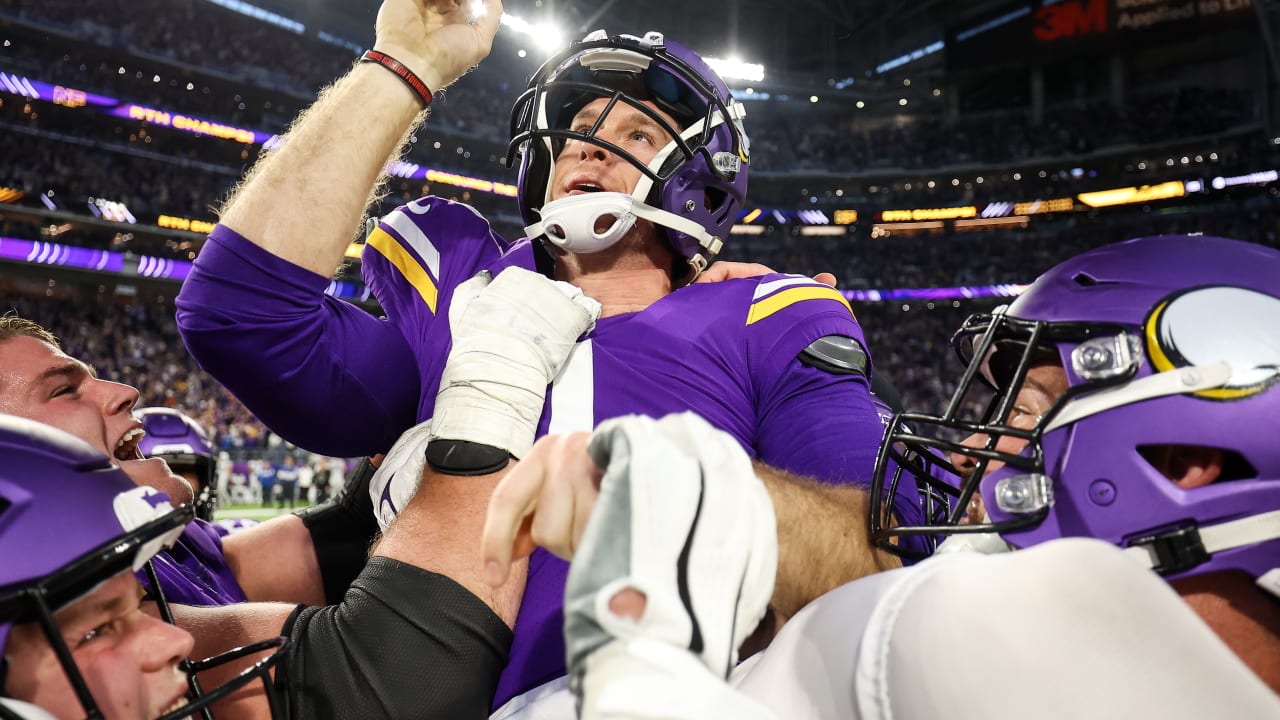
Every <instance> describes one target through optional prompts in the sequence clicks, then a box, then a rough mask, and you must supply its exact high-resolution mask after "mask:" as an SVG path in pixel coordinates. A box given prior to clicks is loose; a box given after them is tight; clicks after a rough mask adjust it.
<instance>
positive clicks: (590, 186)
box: [569, 180, 605, 195]
mask: <svg viewBox="0 0 1280 720" xmlns="http://www.w3.org/2000/svg"><path fill="white" fill-rule="evenodd" d="M604 191H605V190H604V188H602V187H600V186H599V185H597V184H596V183H594V182H592V181H590V180H575V181H574V182H572V183H570V184H569V194H571V195H572V194H574V193H596V192H604Z"/></svg>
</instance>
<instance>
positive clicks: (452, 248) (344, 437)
mask: <svg viewBox="0 0 1280 720" xmlns="http://www.w3.org/2000/svg"><path fill="white" fill-rule="evenodd" d="M510 265H518V266H521V267H525V268H529V269H533V265H534V256H533V251H532V247H531V245H530V243H529V242H528V241H522V242H519V243H516V244H514V245H512V246H509V247H508V246H506V245H505V244H504V243H503V242H502V241H501V239H500V238H498V237H497V236H496V235H495V234H494V233H493V231H492V230H491V229H490V227H489V225H488V223H487V222H486V221H485V220H484V219H483V218H482V217H480V216H479V215H478V214H476V213H475V211H474V210H472V209H471V208H469V207H467V206H465V205H460V204H457V203H453V202H449V201H445V200H440V199H438V198H424V199H422V200H419V201H417V202H415V203H412V204H410V205H408V206H406V207H404V208H401V209H399V210H397V211H395V212H394V213H392V214H391V215H389V216H388V217H386V218H384V219H383V222H382V223H381V224H380V226H379V228H378V230H377V231H375V232H374V233H373V234H372V235H371V236H370V238H369V241H368V244H367V246H366V248H365V252H364V268H363V271H364V277H365V281H366V282H367V283H368V285H369V286H370V288H371V289H372V290H373V292H374V294H375V296H376V297H377V299H378V301H379V303H381V304H382V307H383V308H384V309H385V310H386V313H387V319H386V320H377V319H374V318H372V317H368V316H365V317H364V318H363V319H359V318H357V317H356V316H355V314H353V313H352V312H350V311H348V310H346V309H344V308H341V307H336V306H335V305H336V304H335V303H334V302H332V301H328V300H321V299H319V298H318V297H317V296H318V295H319V293H320V292H321V290H322V289H323V287H324V283H325V282H326V281H325V280H324V279H323V278H321V277H320V276H318V275H313V274H312V273H309V272H307V271H305V270H303V269H301V268H298V267H296V266H293V265H290V264H289V263H286V262H284V261H282V260H280V259H279V258H275V257H274V256H272V255H270V254H269V253H266V252H265V251H263V250H261V249H260V248H257V247H256V246H254V245H252V244H251V243H249V242H248V241H247V240H245V239H243V238H240V237H238V236H236V235H234V233H231V232H230V231H229V230H227V229H226V228H219V229H218V230H216V231H215V232H214V234H213V235H212V236H211V238H210V242H209V244H207V245H206V247H205V249H204V250H203V251H202V252H201V254H200V257H199V258H198V259H197V261H196V271H195V272H194V273H193V274H192V276H191V278H190V279H188V281H187V283H186V284H185V285H184V287H183V291H182V295H180V296H179V314H178V321H179V327H180V328H181V329H182V330H183V334H184V339H186V341H187V344H188V347H189V348H190V349H191V351H192V353H193V354H194V355H196V357H197V359H198V360H199V361H200V362H201V363H202V364H203V365H204V366H205V367H206V369H209V370H210V371H211V372H213V373H214V374H215V375H216V376H218V378H219V380H221V381H222V382H223V383H224V384H225V385H227V386H228V387H229V388H231V389H232V391H233V392H235V393H236V394H237V395H238V396H239V397H240V399H241V400H242V401H243V402H244V403H245V404H246V405H247V406H248V407H249V408H250V409H251V410H253V411H254V412H258V409H259V408H260V407H262V408H265V409H266V410H267V411H268V412H271V413H275V414H277V415H283V414H287V415H289V416H290V417H287V418H282V420H284V422H285V424H286V427H281V428H277V427H274V426H272V427H273V429H274V430H276V431H277V432H279V433H280V434H281V435H283V436H285V437H286V438H287V439H289V440H291V441H292V442H294V443H296V444H298V445H300V446H303V447H306V448H307V449H310V450H312V451H316V452H321V453H324V454H330V455H333V454H341V453H340V451H339V447H342V448H353V447H359V448H360V450H359V452H361V453H365V454H371V453H375V452H380V451H385V450H386V449H387V448H388V447H390V445H391V443H392V442H394V440H395V439H396V437H398V435H399V433H400V432H402V431H403V430H405V429H407V428H408V427H409V426H410V425H412V424H413V423H414V422H416V421H421V420H425V419H427V418H429V417H431V414H432V410H433V405H434V402H435V395H436V390H437V387H438V385H439V378H440V373H441V371H442V369H443V367H444V363H445V359H446V358H447V356H448V351H449V347H450V335H449V326H448V305H449V301H450V299H451V296H452V289H453V288H454V287H456V286H457V285H458V284H460V283H462V282H463V281H465V280H467V279H468V278H470V277H472V276H473V275H475V273H476V272H478V271H480V270H482V269H491V270H494V271H500V270H501V269H502V268H503V267H506V266H510ZM259 282H260V283H263V284H271V285H273V287H272V288H271V289H270V290H268V291H266V292H263V291H262V289H261V288H256V287H254V284H256V283H259ZM304 288H305V289H307V291H308V292H309V293H310V294H309V295H308V296H306V297H304V294H303V289H304ZM291 292H292V293H293V294H292V295H290V294H289V293H291ZM264 295H265V296H266V297H265V299H266V300H272V301H274V302H275V303H276V304H272V303H268V302H264ZM304 307H306V308H308V311H307V312H306V313H302V312H301V310H302V308H304ZM356 313H359V311H356ZM228 328H236V329H237V330H238V332H226V330H227V329H228ZM291 333H293V334H291ZM826 335H843V336H847V337H852V338H854V339H856V340H857V341H858V342H859V343H862V344H863V345H864V346H865V341H864V339H863V334H862V329H861V328H860V327H859V326H858V324H857V322H856V321H855V320H854V317H853V314H852V312H851V311H850V309H849V305H848V303H847V302H846V301H845V300H844V299H843V297H841V296H840V294H839V293H838V292H836V291H835V290H833V289H832V288H829V287H826V286H824V285H820V284H817V283H815V282H813V281H812V280H811V279H809V278H802V277H795V276H787V275H768V276H763V277H758V278H751V279H744V280H731V281H726V282H722V283H712V284H700V285H691V286H688V287H685V288H681V289H679V290H677V291H675V292H673V293H671V294H670V295H668V296H667V297H664V298H662V299H661V300H659V301H658V302H656V303H654V304H653V305H651V306H650V307H648V308H646V309H645V310H644V311H642V312H638V313H630V314H626V315H620V316H614V317H609V318H605V319H602V320H600V321H599V322H598V323H597V325H596V328H595V330H594V331H592V332H591V333H590V334H589V335H587V336H586V337H585V338H584V339H583V340H582V341H581V342H579V344H578V346H577V347H576V348H575V350H574V353H573V355H572V356H571V357H570V360H569V362H568V363H567V365H566V367H565V368H564V370H563V372H562V373H561V374H560V376H559V377H558V378H557V379H556V381H555V383H554V384H553V385H552V387H551V388H550V389H549V393H548V399H547V403H546V405H545V407H544V411H543V417H542V421H541V423H540V427H539V435H541V434H545V433H547V432H562V431H568V430H590V429H592V428H593V427H595V425H596V424H597V423H598V422H600V421H602V420H605V419H608V418H610V417H615V416H618V415H622V414H627V413H640V414H645V415H650V416H655V417H657V416H662V415H665V414H668V413H671V412H677V411H683V410H693V411H695V412H697V413H699V414H700V415H702V416H703V417H705V418H706V419H707V420H708V421H709V422H711V423H712V424H713V425H715V426H717V427H719V428H720V429H722V430H724V431H726V432H728V433H730V434H731V435H733V436H734V437H735V438H737V439H738V442H739V443H741V445H742V447H743V448H744V449H745V450H746V451H747V452H748V453H749V454H750V455H751V456H753V457H756V458H758V459H760V460H761V461H763V462H766V463H768V464H769V465H772V466H774V467H778V468H781V469H785V470H789V471H792V472H795V473H798V474H802V475H806V476H810V477H815V478H818V479H820V480H824V481H827V482H856V483H859V484H866V483H869V480H870V476H871V471H872V467H873V465H874V462H875V455H876V449H877V447H878V445H879V440H880V436H881V433H882V424H881V420H880V418H879V417H878V415H877V413H876V408H875V405H874V404H873V402H872V399H871V395H870V393H869V389H868V384H867V381H866V379H865V378H863V377H861V376H858V375H832V374H829V373H827V372H824V371H822V370H818V369H815V368H811V367H807V366H804V365H802V364H801V363H800V361H799V360H798V357H797V356H798V355H799V354H800V353H801V351H803V350H804V348H805V347H807V346H808V345H809V344H810V343H812V342H813V341H814V340H817V339H818V338H820V337H823V336H826ZM268 338H270V340H269V341H268ZM263 347H270V348H273V350H274V349H279V350H280V352H273V353H271V354H270V356H265V357H264V356H263V353H262V351H261V348H263ZM249 358H252V359H253V361H252V362H245V361H246V359H249ZM370 358H377V367H378V368H379V369H378V370H377V371H372V370H371V368H373V367H374V366H375V363H374V362H373V361H372V360H371V359H370ZM389 372H394V373H399V374H389ZM250 374H252V375H253V376H254V377H248V376H249V375H250ZM316 403H318V404H316ZM325 404H327V406H328V407H329V411H328V412H326V413H323V414H316V413H318V412H319V409H318V408H319V407H320V406H321V405H325ZM268 406H269V407H268ZM311 407H315V408H316V410H313V411H310V413H309V411H308V408H311ZM338 408H341V411H340V412H339V411H337V409H338ZM260 417H263V416H262V415H260ZM320 418H323V423H319V422H318V419H320ZM263 419H264V420H266V419H267V418H265V417H263ZM268 424H269V425H270V424H271V423H270V421H268ZM330 442H332V444H330ZM566 573H567V565H566V564H565V563H563V562H561V561H560V560H558V559H556V558H554V557H553V556H551V555H550V554H549V553H546V552H544V551H541V550H540V551H538V552H535V554H534V556H533V558H532V559H531V561H530V568H529V580H528V585H527V589H526V591H525V600H524V603H523V605H522V607H521V610H520V614H519V617H518V619H517V622H516V627H515V639H514V641H513V644H512V648H511V657H510V663H509V664H508V667H507V669H506V671H505V672H504V674H503V676H502V679H501V681H500V683H499V689H498V694H497V696H496V697H495V702H494V706H495V707H498V706H500V705H502V704H503V703H505V702H506V701H507V700H508V699H510V698H511V697H514V696H516V695H518V694H520V693H522V692H525V691H527V690H529V689H531V688H533V687H536V686H538V685H540V684H542V683H544V682H546V681H548V680H551V679H554V678H556V677H558V676H560V675H563V674H564V671H565V667H564V642H563V637H562V634H561V628H562V618H561V613H560V610H561V604H562V602H563V591H564V581H565V576H566Z"/></svg>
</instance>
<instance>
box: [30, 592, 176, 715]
mask: <svg viewBox="0 0 1280 720" xmlns="http://www.w3.org/2000/svg"><path fill="white" fill-rule="evenodd" d="M139 595H140V593H139V587H138V581H137V580H136V579H134V577H133V575H131V574H129V573H128V572H123V573H120V574H119V575H116V576H115V577H114V578H112V579H111V580H109V581H107V582H106V583H104V584H103V585H101V586H99V587H98V588H97V589H96V590H94V591H93V592H91V593H89V594H88V595H86V596H85V597H83V598H81V599H80V600H77V601H76V602H75V603H72V604H71V605H70V606H68V607H66V608H63V609H62V610H60V611H59V612H58V613H56V614H55V616H54V618H55V620H56V621H57V625H58V629H59V631H60V632H61V633H62V640H63V642H65V643H66V645H67V647H68V648H69V649H70V650H71V655H72V657H73V658H74V659H75V663H76V667H77V668H78V669H79V671H80V674H81V675H82V676H83V677H84V679H85V682H86V683H87V684H88V686H89V692H90V693H91V694H92V695H93V698H94V701H95V702H96V703H97V704H98V708H99V709H100V710H102V711H103V714H104V715H105V716H106V717H107V718H111V720H135V719H141V718H154V717H157V716H159V715H161V714H163V713H164V712H166V711H169V710H173V709H174V708H176V707H178V706H180V704H181V703H183V702H185V700H184V699H183V698H184V695H185V694H186V692H187V680H186V675H185V674H184V673H183V672H182V671H181V670H179V669H178V663H180V662H181V661H182V660H183V659H184V658H186V657H187V655H188V654H190V652H191V648H192V645H193V641H192V638H191V635H190V634H189V633H188V632H187V631H185V630H182V629H180V628H177V627H174V626H173V625H170V624H168V623H166V622H164V621H162V620H159V619H157V618H154V617H151V616H150V615H148V614H146V613H144V612H142V610H141V608H140V607H139V605H140V603H139ZM5 654H6V655H7V658H8V660H9V661H10V662H9V677H8V680H7V683H6V686H5V690H6V692H7V693H8V694H9V695H10V696H11V697H13V698H14V699H16V700H21V701H24V702H28V703H31V704H33V705H36V706H37V707H40V708H43V709H44V710H47V711H48V712H50V713H52V714H53V716H54V717H56V718H60V719H63V718H65V719H71V718H83V717H84V715H85V711H84V708H83V707H81V705H80V701H79V700H78V699H77V697H76V694H75V691H74V690H73V689H72V687H71V682H70V680H69V679H68V678H67V675H66V673H65V672H64V671H63V667H62V664H61V663H59V662H58V658H57V656H56V655H55V654H54V650H53V648H52V647H51V646H50V645H49V640H48V638H47V637H45V634H44V631H43V629H42V628H41V626H40V625H39V624H38V623H27V624H24V625H17V626H15V627H14V628H13V630H12V632H11V633H10V637H9V641H8V642H7V643H6V645H5Z"/></svg>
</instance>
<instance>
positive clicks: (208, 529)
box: [138, 518, 246, 606]
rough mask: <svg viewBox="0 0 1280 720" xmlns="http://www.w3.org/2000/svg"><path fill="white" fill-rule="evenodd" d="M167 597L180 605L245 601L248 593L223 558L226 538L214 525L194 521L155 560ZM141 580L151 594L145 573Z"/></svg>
mask: <svg viewBox="0 0 1280 720" xmlns="http://www.w3.org/2000/svg"><path fill="white" fill-rule="evenodd" d="M152 563H153V564H154V565H155V569H156V575H157V576H159V578H160V587H161V589H163V590H164V597H165V599H166V600H168V601H169V602H171V603H177V604H179V605H196V606H211V605H231V604H234V603H241V602H244V601H245V599H246V598H245V596H244V591H243V590H241V589H240V583H238V582H237V581H236V577H235V575H233V574H231V568H229V567H227V561H226V559H225V558H224V557H223V556H222V538H221V536H220V535H219V533H218V531H217V530H216V529H214V527H213V526H212V525H210V524H209V523H207V522H205V521H204V520H200V519H199V518H197V519H195V520H192V521H191V523H190V524H188V525H187V527H186V529H184V530H183V531H182V534H181V535H179V536H178V541H177V542H175V543H174V544H173V547H171V548H169V549H168V550H165V551H164V552H161V553H160V554H158V555H156V556H155V557H154V558H152ZM138 580H139V582H141V583H142V587H143V588H144V589H146V591H147V594H148V595H151V582H150V580H149V579H148V578H147V576H146V573H145V572H139V573H138Z"/></svg>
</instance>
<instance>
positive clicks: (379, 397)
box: [176, 225, 418, 457]
mask: <svg viewBox="0 0 1280 720" xmlns="http://www.w3.org/2000/svg"><path fill="white" fill-rule="evenodd" d="M329 282H330V281H329V279H328V278H326V277H324V276H322V275H318V274H316V273H313V272H310V271H308V270H306V269H305V268H301V267H299V266H297V265H294V264H293V263H290V262H287V261H285V260H283V259H281V258H279V257H276V256H275V255H273V254H271V253H270V252H267V251H266V250H263V249H262V248H260V247H258V246H257V245H255V244H253V243H252V242H250V241H249V240H247V239H246V238H244V237H241V236H240V235H238V234H237V233H235V231H233V230H231V229H230V228H228V227H225V226H222V225H219V226H218V227H216V228H215V229H214V231H213V233H212V234H211V235H210V236H209V240H208V242H206V243H205V246H204V248H203V249H202V250H201V252H200V255H199V257H197V258H196V261H195V266H194V268H193V269H192V272H191V275H190V276H189V277H188V278H187V280H186V282H185V283H183V286H182V290H181V291H180V292H179V294H178V297H177V301H176V304H177V323H178V330H179V333H180V334H181V335H182V339H183V342H184V343H185V344H186V346H187V349H188V350H189V351H190V353H191V355H192V356H193V357H194V358H195V360H196V362H197V363H199V365H200V366H201V367H202V368H204V369H205V370H206V371H207V372H208V373H209V374H210V375H212V376H213V377H214V378H215V379H217V380H218V381H219V382H220V383H222V384H223V385H224V386H226V388H227V389H228V390H230V391H231V393H232V394H233V395H235V396H236V397H237V398H238V399H239V400H240V401H241V402H242V403H244V404H245V406H246V407H247V408H249V410H250V411H251V412H252V413H253V414H254V415H255V416H257V417H258V419H260V420H261V421H262V422H263V423H265V424H266V425H267V426H268V427H270V428H271V429H272V430H273V431H274V432H276V433H278V434H279V435H280V436H281V437H283V438H285V439H286V440H288V441H290V442H292V443H294V444H295V445H298V446H299V447H303V448H306V449H308V450H311V451H314V452H318V453H322V454H325V455H332V456H336V457H355V456H359V455H368V454H373V453H377V452H382V451H384V450H386V449H387V448H389V447H390V446H391V444H392V443H393V442H394V441H395V439H396V437H397V436H398V435H399V433H400V430H402V429H403V428H405V427H408V426H410V425H412V424H413V420H414V410H415V405H416V399H417V386H418V379H417V378H418V375H417V372H416V370H415V361H414V356H413V351H412V348H411V347H410V346H409V344H408V343H407V342H406V341H405V338H404V336H403V335H401V334H400V332H399V331H398V330H397V328H396V327H395V326H394V325H393V324H391V323H389V322H387V321H385V320H380V319H378V318H375V317H373V316H372V315H370V314H369V313H367V312H365V311H364V310H362V309H360V308H358V307H355V306H354V305H350V304H348V303H345V302H343V301H340V300H335V299H333V298H331V297H329V296H327V295H325V294H324V291H325V288H326V287H328V285H329Z"/></svg>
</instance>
